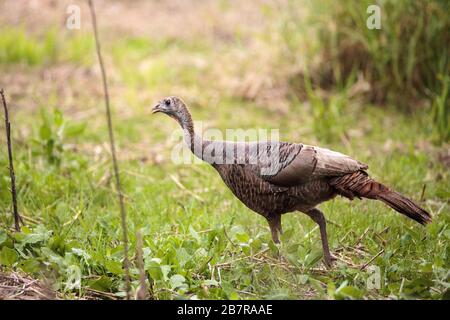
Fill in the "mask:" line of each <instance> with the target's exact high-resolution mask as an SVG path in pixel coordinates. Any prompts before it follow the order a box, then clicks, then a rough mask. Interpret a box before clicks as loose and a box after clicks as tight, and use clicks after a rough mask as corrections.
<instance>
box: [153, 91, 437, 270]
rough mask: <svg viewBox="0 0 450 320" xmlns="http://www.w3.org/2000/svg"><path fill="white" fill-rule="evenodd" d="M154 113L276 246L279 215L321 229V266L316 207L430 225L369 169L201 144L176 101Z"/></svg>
mask: <svg viewBox="0 0 450 320" xmlns="http://www.w3.org/2000/svg"><path fill="white" fill-rule="evenodd" d="M152 111H153V112H152V113H156V112H163V113H165V114H167V115H168V116H170V117H172V118H174V119H175V120H176V121H177V122H178V123H179V124H180V126H181V127H182V129H183V132H184V140H185V142H186V144H187V145H188V147H189V148H190V149H191V151H192V152H193V153H194V154H195V155H196V156H197V157H198V158H200V159H202V160H204V161H206V162H208V163H210V164H211V165H212V166H213V167H214V168H215V169H216V170H217V172H218V173H219V174H220V176H221V177H222V179H223V181H224V182H225V184H226V185H227V186H228V188H230V190H231V191H232V192H233V194H234V195H235V196H236V197H237V198H238V199H240V200H241V201H242V202H243V203H244V204H245V205H246V206H247V207H248V208H250V209H251V210H253V211H255V212H257V213H259V214H261V215H262V216H263V217H265V218H266V219H267V221H268V223H269V226H270V230H271V234H272V239H273V241H274V242H276V243H278V242H279V238H278V235H279V233H281V232H282V228H281V215H282V214H284V213H287V212H293V211H301V212H303V213H305V214H307V215H308V216H309V217H310V218H311V219H312V220H314V221H315V222H316V223H317V224H318V225H319V229H320V235H321V240H322V247H323V255H324V260H325V264H326V265H327V266H331V264H332V261H333V260H334V257H333V256H332V255H331V253H330V249H329V246H328V239H327V231H326V220H325V217H324V215H323V213H322V211H320V210H319V209H317V208H316V206H317V205H318V204H320V203H322V202H324V201H327V200H330V199H332V198H334V197H335V196H336V195H341V196H344V197H346V198H349V199H353V198H355V197H357V198H368V199H375V200H381V201H383V202H384V203H386V204H387V205H388V206H390V207H391V208H393V209H394V210H396V211H398V212H400V213H401V214H403V215H405V216H407V217H409V218H411V219H413V220H415V221H417V222H419V223H420V224H426V223H429V222H431V216H430V214H429V213H428V212H427V211H425V210H424V209H422V208H421V207H419V206H418V205H417V204H415V203H414V202H413V201H411V200H409V199H408V198H406V197H404V196H403V195H401V194H400V193H398V192H396V191H393V190H391V189H389V188H388V187H386V186H384V185H383V184H381V183H378V182H376V181H374V180H372V179H371V178H370V177H369V176H368V174H367V173H366V171H365V170H367V169H368V166H367V165H365V164H363V163H361V162H359V161H357V160H354V159H352V158H350V157H349V156H346V155H343V154H341V153H338V152H334V151H331V150H328V149H324V148H319V147H314V146H309V145H304V144H300V143H287V142H278V141H266V142H230V141H210V140H204V139H203V138H201V137H200V136H198V135H196V134H195V132H194V125H193V122H192V117H191V115H190V113H189V111H188V109H187V107H186V105H185V104H184V102H183V101H182V100H181V99H179V98H177V97H168V98H165V99H163V100H162V101H161V102H159V103H158V104H157V105H156V106H155V107H154V108H153V110H152Z"/></svg>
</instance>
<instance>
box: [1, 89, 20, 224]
mask: <svg viewBox="0 0 450 320" xmlns="http://www.w3.org/2000/svg"><path fill="white" fill-rule="evenodd" d="M0 95H1V96H2V102H3V109H4V111H5V126H6V143H7V145H8V161H9V176H10V177H11V196H12V202H13V215H14V227H15V230H16V231H20V223H22V224H23V220H22V218H21V217H20V215H19V212H18V210H17V190H16V175H15V173H14V164H13V154H12V145H11V123H10V122H9V112H8V106H7V104H6V99H5V92H4V90H3V89H1V90H0Z"/></svg>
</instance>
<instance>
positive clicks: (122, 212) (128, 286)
mask: <svg viewBox="0 0 450 320" xmlns="http://www.w3.org/2000/svg"><path fill="white" fill-rule="evenodd" d="M88 2H89V8H90V11H91V18H92V27H93V29H94V36H95V47H96V50H97V58H98V62H99V64H100V70H101V73H102V80H103V91H104V96H105V109H106V119H107V122H108V134H109V144H110V147H111V156H112V162H113V169H114V177H115V181H116V188H117V194H118V198H119V205H120V217H121V224H122V237H123V251H124V261H123V265H124V269H125V285H126V288H125V290H126V294H127V299H128V300H129V299H130V291H131V284H130V263H129V259H128V233H127V223H126V211H125V203H124V199H123V198H124V197H123V192H122V187H121V183H120V175H119V165H118V163H117V156H116V145H115V141H114V132H113V125H112V117H111V107H110V104H109V92H108V84H107V78H106V71H105V67H104V65H103V58H102V54H101V49H100V41H99V37H98V31H97V17H96V14H95V7H94V4H93V2H92V0H88Z"/></svg>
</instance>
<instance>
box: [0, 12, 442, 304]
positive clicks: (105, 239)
mask: <svg viewBox="0 0 450 320" xmlns="http://www.w3.org/2000/svg"><path fill="white" fill-rule="evenodd" d="M267 10H269V9H267ZM2 32H3V33H2V34H3V35H5V34H11V32H12V31H11V30H9V31H2ZM14 32H18V31H14ZM15 37H17V38H19V39H21V40H20V41H19V43H24V45H23V48H25V49H20V50H19V49H18V48H16V47H15V46H14V45H13V42H12V40H11V39H10V40H8V39H6V37H1V36H0V41H3V42H4V43H6V44H7V45H5V46H1V45H0V48H2V49H0V50H3V52H9V53H8V54H7V55H3V56H2V55H0V56H1V57H2V58H1V59H0V62H1V63H5V64H11V65H12V67H14V65H15V63H25V64H29V65H31V64H35V66H36V67H41V68H46V67H47V66H48V65H51V64H53V63H73V64H84V63H85V62H86V61H87V63H92V60H91V62H89V57H90V56H91V55H90V53H88V52H90V51H91V50H92V49H93V48H92V46H91V44H88V43H91V42H89V41H90V40H92V39H90V40H89V41H88V39H89V38H87V37H86V38H84V36H80V38H70V39H69V38H67V37H65V36H64V35H59V36H58V37H56V36H55V38H54V40H52V41H50V40H49V41H50V43H53V45H48V46H47V45H43V44H42V43H41V42H40V41H37V40H33V39H35V38H34V37H33V36H29V35H26V33H25V32H22V31H20V32H19V33H17V34H15ZM21 37H22V38H21ZM261 38H263V37H261ZM78 41H79V42H78ZM267 41H268V40H267ZM38 43H39V44H38ZM266 45H268V46H269V45H271V44H270V43H268V44H266ZM222 46H223V47H220V50H219V51H220V52H218V51H217V50H218V49H217V48H215V47H214V46H213V44H212V43H210V42H208V41H207V40H203V39H202V40H198V41H186V40H180V39H172V38H168V39H162V40H161V39H159V40H158V39H144V38H131V39H128V40H126V39H125V40H124V39H123V38H121V39H112V40H111V42H107V43H105V45H104V46H103V47H104V48H105V49H104V55H105V61H106V62H107V66H108V74H109V75H110V76H111V77H110V79H111V80H110V84H111V100H112V104H113V107H114V125H115V128H114V129H115V133H116V138H117V144H118V150H119V151H118V154H119V161H120V168H121V177H122V180H123V189H124V191H125V194H126V197H125V199H126V207H127V212H128V233H129V236H130V243H131V246H130V258H131V263H132V268H131V273H132V287H133V290H134V291H135V290H136V288H137V286H138V279H139V274H138V269H137V263H136V259H135V256H136V239H135V235H136V232H137V231H140V232H141V233H142V235H143V255H144V260H145V271H146V274H147V278H148V281H149V283H150V284H151V290H150V292H151V297H152V298H154V299H175V298H195V297H197V298H201V299H206V298H207V299H256V298H262V299H386V298H393V299H410V298H418V299H430V298H436V299H441V298H448V297H449V291H448V288H449V283H450V282H449V266H450V263H449V262H450V249H449V248H450V247H449V240H450V230H449V224H450V215H449V206H448V199H449V198H450V189H449V185H448V181H449V179H450V176H449V170H448V167H445V164H444V163H443V162H441V161H440V160H439V157H438V153H439V152H441V150H439V149H438V147H436V146H434V145H433V144H432V141H433V139H434V138H433V137H434V134H435V130H437V129H436V126H435V122H433V121H432V120H433V117H438V118H440V117H441V116H440V115H435V114H431V113H427V112H425V111H424V110H417V111H416V112H413V113H411V114H403V113H399V112H398V110H397V109H398V108H397V106H396V105H393V104H390V105H387V106H385V107H384V108H379V106H377V105H371V104H367V103H364V102H361V100H359V99H354V98H353V97H352V96H351V95H350V94H349V88H348V86H347V85H346V84H344V85H339V86H337V87H335V88H333V90H331V91H330V92H328V93H327V95H326V97H323V92H320V91H319V90H316V88H314V87H313V86H312V85H310V86H308V78H305V81H306V84H307V88H308V91H307V95H306V100H305V101H299V100H296V99H293V100H289V101H288V105H289V107H288V110H287V111H284V112H282V111H280V110H277V109H276V108H269V105H268V104H269V103H270V102H268V103H267V104H264V103H260V102H257V101H248V100H244V99H240V98H237V97H236V96H234V95H233V94H232V93H230V90H225V89H224V90H217V88H220V86H219V84H218V83H219V82H220V81H219V80H222V79H217V78H216V77H217V76H218V74H217V72H216V71H215V70H214V68H213V65H214V63H213V62H214V61H213V60H214V59H215V58H217V57H219V56H220V58H221V59H224V60H221V62H222V63H223V62H224V61H226V58H227V53H228V51H229V50H231V49H233V48H232V46H233V43H227V44H222ZM52 47H57V48H68V47H72V48H75V50H70V52H65V53H64V55H62V54H61V52H62V51H60V49H48V48H52ZM4 48H9V49H4ZM12 48H13V49H12ZM39 48H40V49H39ZM43 48H47V49H43ZM241 49H242V50H249V49H248V48H245V47H242V48H241ZM14 50H17V51H14ZM46 50H49V51H46ZM43 52H44V53H43ZM52 52H54V56H55V57H56V58H54V59H53V58H51V59H50V60H47V58H46V57H47V55H48V54H50V53H52ZM251 53H252V52H246V54H249V55H250V54H251ZM50 56H51V54H50ZM5 57H6V58H5ZM85 59H88V60H85ZM197 60H203V61H207V62H206V63H204V64H200V66H198V65H195V63H193V61H197ZM228 62H229V63H230V64H232V63H234V60H232V59H231V60H230V61H228ZM280 63H283V62H282V61H281V62H280ZM223 72H224V73H226V72H227V70H225V69H224V71H223ZM349 83H350V84H352V82H351V81H349ZM39 85H40V84H39V83H36V84H35V86H36V87H35V88H36V89H38V88H39ZM77 89H78V88H77ZM5 90H6V92H7V93H8V87H5ZM149 92H150V93H151V94H150V96H151V97H152V98H149V96H148V95H147V94H149ZM160 92H161V94H162V93H165V92H169V93H171V94H180V95H182V97H183V98H185V99H186V101H187V102H188V103H189V105H190V106H191V111H192V113H193V116H194V119H195V120H204V121H205V122H207V124H208V125H209V126H212V127H215V128H218V129H220V130H221V131H222V132H225V130H226V129H227V128H242V129H251V128H267V129H270V128H275V129H280V134H281V138H282V140H285V141H295V142H303V143H307V144H317V145H320V146H323V147H328V148H332V149H334V150H336V151H340V152H343V153H347V154H349V155H351V156H353V157H354V158H357V159H359V160H361V161H363V162H365V163H368V164H369V166H370V170H369V172H370V174H371V175H372V176H373V177H374V178H376V179H378V180H380V181H381V182H384V183H386V184H387V185H389V186H392V187H394V188H395V189H396V190H398V191H400V192H403V193H405V194H407V195H408V196H410V197H411V198H413V199H415V200H417V201H421V204H422V205H423V206H424V207H425V208H426V209H427V210H429V211H430V212H431V213H432V214H433V216H434V222H433V223H432V224H431V225H428V226H427V227H421V226H420V225H418V224H417V223H415V222H414V221H411V220H408V219H407V218H405V217H403V216H401V215H400V214H397V213H395V212H394V211H392V210H391V209H389V208H388V207H386V206H384V205H383V204H382V203H378V202H374V201H369V200H364V201H360V200H355V201H353V202H350V201H348V200H345V199H342V198H337V199H335V200H333V201H330V202H328V203H325V204H323V205H322V206H321V208H322V209H323V211H324V212H325V215H326V217H327V219H328V220H329V221H330V222H329V224H328V232H329V240H330V245H331V248H332V251H333V252H335V254H336V255H339V256H340V257H341V259H343V260H346V261H347V262H343V261H338V262H337V263H336V265H335V266H334V267H333V269H331V270H325V269H324V268H323V264H322V259H321V254H322V251H321V244H320V236H319V231H318V228H317V226H316V225H315V224H314V223H313V222H312V221H311V220H310V219H309V218H308V217H307V216H305V215H303V214H301V213H291V214H287V215H285V216H283V222H282V223H283V228H284V234H283V235H282V237H281V239H282V244H281V246H279V247H277V246H275V245H274V243H273V242H272V240H271V237H270V232H269V229H268V226H267V223H266V221H265V219H263V218H262V217H260V216H258V215H257V214H255V213H253V212H251V211H250V210H248V209H247V208H246V207H245V206H244V205H242V204H241V203H240V202H239V201H238V200H237V199H236V198H235V197H234V196H233V195H232V194H231V192H230V191H229V190H228V189H227V188H226V187H225V185H224V184H223V182H222V181H221V180H220V177H219V176H218V175H217V173H216V172H215V171H214V170H213V169H212V168H211V167H209V166H208V165H205V164H202V165H176V164H174V163H172V162H171V161H170V155H171V148H172V147H173V146H174V144H175V143H176V142H175V141H173V140H171V139H170V136H171V134H172V132H173V131H174V130H175V129H177V128H178V125H177V124H176V123H175V122H174V121H173V120H172V119H170V118H168V117H165V116H163V115H161V114H157V115H151V114H150V110H149V109H150V108H151V106H152V103H153V102H154V101H150V100H151V99H153V95H154V96H159V95H160ZM53 93H54V94H53V95H49V97H48V99H47V100H48V101H47V102H48V103H47V104H44V105H41V106H40V108H38V109H27V108H26V107H24V108H18V109H14V110H12V125H13V138H14V141H13V142H14V153H15V154H14V155H15V168H16V176H17V184H18V192H19V211H20V212H21V214H22V215H23V216H24V219H25V221H26V226H25V227H23V230H22V232H20V233H14V232H13V231H12V230H11V226H12V224H13V221H12V217H11V212H10V211H11V210H10V207H11V202H10V194H9V191H8V188H9V175H8V170H7V156H6V152H5V151H3V150H6V149H4V137H3V135H2V134H0V148H1V150H2V152H0V265H1V267H0V268H1V269H2V270H3V271H10V270H18V271H21V272H25V273H28V274H30V275H32V276H34V277H37V278H44V279H46V281H47V282H46V283H49V284H50V285H51V286H52V287H53V288H54V289H56V290H58V291H59V292H60V293H61V294H62V295H63V297H65V298H75V297H79V296H81V297H88V296H89V294H90V292H89V289H95V290H98V291H102V292H107V293H112V294H114V295H116V296H117V297H123V296H124V295H125V294H124V273H123V269H122V259H123V247H122V244H121V229H120V227H119V226H120V218H119V209H118V205H117V199H116V194H115V187H114V183H113V180H112V177H111V163H110V155H109V151H108V147H107V145H106V144H105V142H106V141H107V128H106V124H105V120H104V110H103V101H102V98H101V95H99V94H97V92H95V93H93V91H91V90H90V88H89V83H88V85H87V86H86V87H83V88H82V90H80V91H79V92H78V96H77V100H76V101H75V103H73V101H71V102H72V103H71V104H70V107H68V106H66V105H65V102H64V101H62V102H61V100H60V99H55V98H54V96H58V95H61V96H62V97H64V96H63V94H62V93H61V92H59V91H57V88H55V89H54V92H53ZM155 93H156V94H155ZM184 93H187V94H186V95H187V97H185V96H184ZM446 96H447V91H445V92H443V93H442V94H441V99H442V100H444V102H441V101H440V100H437V101H438V102H437V103H438V104H439V106H438V107H436V108H437V109H439V110H441V109H442V112H445V111H446V108H445V100H446ZM19 98H20V97H18V96H15V97H12V98H11V99H19ZM44 98H45V97H43V98H42V99H41V100H40V101H45V99H44ZM13 102H14V101H13ZM92 108H96V110H98V112H94V113H92V112H91V111H92ZM84 113H86V115H84V116H82V117H81V120H80V118H77V117H73V115H74V114H75V115H78V116H79V114H81V115H83V114H84ZM442 126H443V127H445V124H442ZM0 128H1V132H3V130H4V128H3V126H1V127H0ZM444 129H445V128H444ZM439 130H442V129H439ZM444 147H445V145H444ZM171 175H173V176H175V177H176V178H177V179H178V180H179V181H180V182H181V183H182V184H183V185H184V186H185V189H183V188H180V187H179V186H177V184H176V183H175V182H174V181H173V179H172V178H171ZM424 185H426V188H425V192H424V194H423V199H422V200H421V197H422V190H423V187H424ZM186 190H189V191H186ZM192 194H195V195H196V196H193V195H192ZM364 264H367V266H368V267H370V266H375V267H378V268H379V270H380V272H381V287H380V288H378V289H370V290H369V289H368V287H367V285H366V283H367V281H368V280H370V279H371V276H372V273H371V272H369V271H368V270H363V269H361V268H360V267H361V266H362V265H364Z"/></svg>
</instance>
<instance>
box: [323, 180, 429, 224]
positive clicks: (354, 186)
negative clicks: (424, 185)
mask: <svg viewBox="0 0 450 320" xmlns="http://www.w3.org/2000/svg"><path fill="white" fill-rule="evenodd" d="M330 184H331V185H332V186H333V187H334V188H336V190H337V191H338V193H340V194H341V195H342V196H345V197H347V198H350V199H353V198H354V197H363V198H368V199H375V200H380V201H383V202H384V203H385V204H387V205H388V206H390V207H391V208H392V209H394V210H396V211H397V212H400V213H401V214H403V215H405V216H407V217H408V218H411V219H413V220H415V221H417V222H418V223H420V224H423V225H424V224H427V223H430V222H431V215H430V214H429V213H428V212H427V211H426V210H425V209H423V208H421V207H420V206H418V205H417V204H415V203H414V202H413V201H412V200H410V199H408V198H406V197H405V196H403V195H401V194H400V193H398V192H396V191H393V190H390V189H389V188H388V187H386V186H385V185H383V184H381V183H379V182H376V181H374V180H372V179H371V178H369V176H368V175H367V173H366V172H364V171H358V172H354V173H351V174H347V175H344V176H341V177H337V178H333V179H331V181H330Z"/></svg>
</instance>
